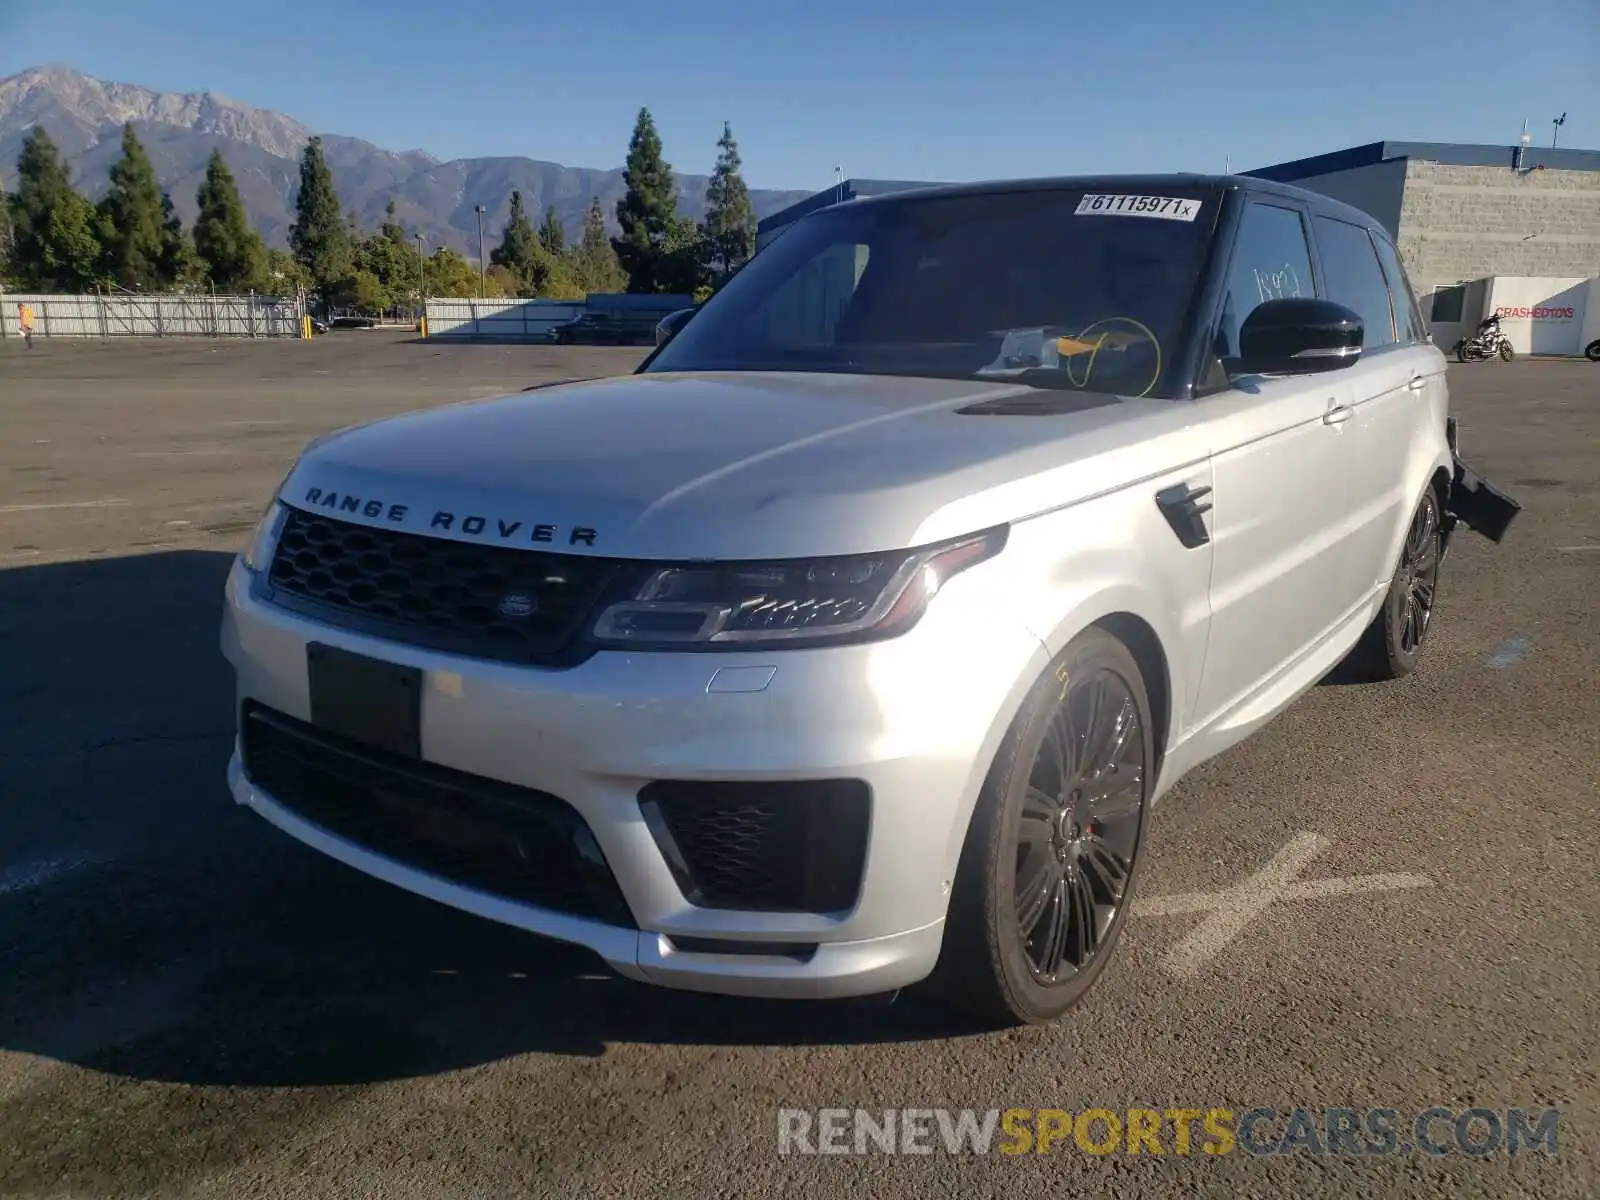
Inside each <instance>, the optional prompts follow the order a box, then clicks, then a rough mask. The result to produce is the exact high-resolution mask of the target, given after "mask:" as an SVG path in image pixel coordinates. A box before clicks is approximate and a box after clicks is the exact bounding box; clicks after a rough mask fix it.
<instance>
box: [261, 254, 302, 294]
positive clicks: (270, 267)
mask: <svg viewBox="0 0 1600 1200" xmlns="http://www.w3.org/2000/svg"><path fill="white" fill-rule="evenodd" d="M310 289H311V275H310V273H309V272H307V271H306V269H305V268H304V267H302V266H301V265H300V264H299V263H298V262H297V261H295V258H294V256H293V255H289V254H285V253H284V252H283V251H282V250H268V251H267V261H266V265H265V266H263V267H262V270H261V290H262V291H264V292H267V293H268V294H270V295H275V296H293V295H295V294H296V293H298V292H302V291H309V290H310Z"/></svg>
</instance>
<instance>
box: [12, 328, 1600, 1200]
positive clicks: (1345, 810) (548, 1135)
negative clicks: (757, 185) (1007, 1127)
mask: <svg viewBox="0 0 1600 1200" xmlns="http://www.w3.org/2000/svg"><path fill="white" fill-rule="evenodd" d="M643 353H644V352H643V351H642V350H610V349H598V348H597V349H583V348H562V347H533V346H523V347H513V346H468V345H444V344H439V343H429V342H417V341H414V340H411V339H409V338H403V337H395V336H392V335H389V334H378V333H373V334H368V333H341V334H333V335H329V336H327V337H323V338H319V339H316V340H314V341H312V342H308V343H302V342H291V343H271V342H255V343H249V342H241V343H219V342H210V341H192V342H178V341H171V342H138V343H135V342H127V343H115V344H101V343H80V344H74V343H71V342H63V341H41V342H39V343H37V344H36V346H35V348H34V350H33V351H31V352H24V351H23V350H22V349H21V347H20V346H18V345H17V343H16V342H15V340H10V341H7V342H5V343H4V344H0V430H3V436H0V980H3V981H4V984H3V986H0V1195H4V1196H7V1197H12V1196H28V1197H35V1196H38V1197H43V1196H90V1195H94V1196H106V1195H117V1196H122V1195H157V1194H159V1195H174V1196H178V1195H181V1196H225V1197H230V1198H231V1197H237V1196H246V1195H248V1196H284V1197H288V1196H297V1197H298V1196H307V1195H335V1194H337V1195H363V1196H397V1197H398V1196H404V1197H412V1196H430V1197H469V1196H470V1197H480V1196H484V1197H487V1196H511V1195H561V1196H580V1195H629V1196H632V1195H638V1196H662V1195H672V1196H678V1195H682V1196H685V1197H710V1196H727V1197H735V1196H737V1197H753V1196H776V1195H788V1194H810V1195H838V1194H844V1193H845V1192H846V1191H847V1190H848V1191H850V1192H851V1193H857V1192H859V1193H860V1194H864V1195H874V1196H891V1195H899V1194H905V1193H913V1192H914V1193H916V1194H918V1195H920V1196H945V1195H950V1196H954V1195H995V1196H998V1195H1008V1196H1009V1195H1028V1194H1041V1195H1044V1194H1048V1195H1080V1194H1081V1195H1088V1194H1108V1195H1112V1194H1114V1195H1130V1196H1149V1197H1170V1196H1174V1195H1187V1196H1218V1197H1221V1196H1241V1195H1251V1196H1263V1197H1267V1196H1279V1195H1284V1194H1290V1193H1293V1194H1312V1193H1314V1194H1319V1195H1346V1196H1350V1197H1366V1196H1374V1195H1388V1194H1406V1195H1411V1194H1426V1195H1439V1196H1444V1195H1483V1196H1507V1195H1516V1196H1528V1197H1540V1198H1541V1200H1545V1198H1552V1197H1579V1196H1589V1197H1592V1196H1595V1195H1596V1194H1597V1192H1596V1188H1597V1186H1600V1159H1597V1156H1596V1155H1597V1149H1596V1148H1597V1136H1600V1060H1597V1054H1596V1051H1595V1031H1596V1030H1597V1029H1600V1001H1597V996H1600V871H1597V870H1596V866H1595V864H1596V862H1597V861H1600V827H1597V822H1596V819H1595V817H1596V806H1597V796H1600V691H1597V689H1596V687H1595V683H1594V681H1595V679H1596V677H1597V663H1596V651H1595V646H1596V634H1597V629H1600V605H1597V603H1596V596H1600V454H1597V452H1596V451H1597V447H1600V405H1597V398H1600V367H1595V366H1593V365H1591V364H1586V363H1581V362H1576V363H1575V362H1522V361H1519V362H1516V363H1513V364H1509V365H1506V364H1500V363H1490V364H1482V365H1474V366H1452V368H1451V372H1450V384H1451V388H1452V393H1453V397H1454V411H1455V413H1456V415H1457V416H1458V417H1460V419H1461V425H1462V449H1463V453H1464V454H1465V456H1466V457H1467V459H1468V460H1469V461H1470V462H1472V463H1473V464H1474V465H1475V466H1477V467H1478V468H1480V469H1481V470H1482V471H1483V473H1485V474H1486V475H1487V476H1488V477H1489V478H1490V479H1492V480H1494V481H1496V482H1497V483H1499V484H1501V485H1502V486H1503V487H1505V488H1506V490H1508V491H1510V492H1511V493H1512V494H1513V495H1515V496H1516V497H1517V498H1518V499H1519V500H1521V501H1522V502H1523V504H1524V506H1525V509H1526V511H1525V512H1524V513H1523V515H1522V517H1521V518H1520V519H1519V520H1518V522H1517V524H1516V525H1515V526H1514V528H1513V530H1512V532H1511V535H1510V538H1509V539H1508V541H1507V543H1506V544H1505V545H1504V546H1500V547H1495V546H1492V545H1491V544H1489V543H1487V542H1485V541H1483V540H1482V539H1480V538H1477V537H1475V536H1472V535H1469V534H1466V533H1463V534H1462V535H1461V536H1460V538H1459V539H1458V541H1457V542H1456V543H1455V545H1454V546H1453V547H1452V549H1451V554H1450V558H1449V559H1448V560H1447V562H1446V566H1445V578H1444V583H1443V586H1442V589H1441V598H1440V604H1439V609H1438V613H1437V617H1436V620H1437V627H1436V629H1435V630H1434V633H1433V635H1432V641H1431V643H1430V645H1429V648H1428V650H1427V652H1426V654H1425V656H1424V661H1423V664H1422V666H1421V667H1420V668H1419V670H1418V671H1417V673H1416V674H1415V675H1413V676H1412V677H1411V678H1409V679H1407V680H1405V681H1403V682H1402V683H1400V684H1397V685H1388V686H1382V685H1379V686H1356V685H1339V684H1335V683H1329V684H1327V685H1325V686H1322V687H1319V688H1317V689H1315V690H1314V691H1313V692H1312V693H1311V694H1309V695H1308V696H1306V697H1305V698H1304V699H1302V700H1301V701H1300V702H1299V703H1298V704H1296V705H1295V706H1294V707H1293V708H1292V709H1291V710H1290V711H1289V712H1288V713H1286V714H1285V715H1284V716H1283V717H1282V718H1281V719H1279V720H1278V721H1276V722H1275V723H1274V724H1273V725H1272V726H1270V727H1269V728H1268V729H1266V730H1265V731H1264V732H1262V733H1261V734H1259V735H1257V736H1256V737H1255V738H1253V739H1251V740H1250V741H1248V742H1246V743H1245V744H1243V745H1241V746H1239V747H1237V748H1236V749H1234V750H1233V751H1230V752H1229V753H1228V754H1226V755H1224V756H1223V757H1222V758H1220V759H1218V760H1217V761H1214V762H1212V763H1210V764H1207V765H1206V766H1205V767H1204V768H1202V769H1201V770H1199V771H1198V772H1196V773H1195V774H1194V775H1193V776H1192V777H1191V778H1190V779H1189V780H1188V781H1186V782H1185V783H1184V784H1183V786H1182V787H1181V788H1179V789H1178V791H1177V792H1176V793H1175V794H1174V795H1173V796H1172V797H1171V798H1170V799H1169V800H1168V801H1167V802H1166V803H1165V804H1164V806H1163V807H1162V809H1161V810H1160V813H1159V815H1158V817H1157V818H1156V820H1155V822H1154V828H1153V834H1152V841H1151V843H1150V846H1151V856H1152V857H1151V859H1150V862H1149V868H1148V870H1147V871H1146V873H1145V874H1144V877H1143V882H1142V892H1141V895H1142V896H1143V897H1144V901H1143V908H1142V910H1140V912H1139V915H1138V916H1137V918H1136V919H1135V920H1134V921H1133V922H1132V923H1131V924H1130V926H1129V929H1128V934H1127V936H1126V938H1125V940H1124V942H1123V944H1122V948H1121V951H1120V954H1119V958H1118V961H1117V962H1116V963H1114V964H1113V965H1112V967H1111V969H1110V970H1109V971H1108V973H1107V975H1106V977H1105V979H1104V981H1103V982H1102V983H1101V984H1100V986H1099V987H1098V988H1097V989H1096V990H1095V991H1094V993H1093V994H1092V995H1091V997H1090V998H1089V1000H1088V1001H1087V1003H1086V1004H1085V1005H1084V1006H1083V1007H1082V1008H1081V1009H1079V1010H1078V1011H1077V1012H1076V1013H1075V1014H1073V1015H1072V1016H1070V1017H1069V1018H1068V1019H1066V1020H1064V1021H1063V1022H1061V1023H1060V1024H1058V1025H1056V1026H1053V1027H1050V1028H1042V1029H1027V1030H1019V1031H1008V1032H1004V1033H978V1032H974V1031H973V1030H971V1029H970V1028H969V1027H965V1026H963V1025H962V1024H961V1023H960V1022H959V1021H958V1020H956V1019H954V1018H952V1017H950V1016H949V1015H947V1014H945V1013H944V1012H943V1011H942V1010H940V1009H938V1008H936V1007H934V1006H933V1005H931V1004H929V1003H927V1002H925V1001H924V1000H922V999H921V998H920V997H918V996H916V995H915V994H907V995H905V996H901V997H900V998H898V999H897V1000H895V1001H894V1003H892V1004H884V1003H876V1002H873V1003H845V1004H830V1005H809V1006H808V1005H801V1004H777V1003H766V1002H753V1001H733V1000H722V999H717V998H708V997H701V996H692V995H683V994H675V993H668V992H658V991H650V990H646V989H643V988H640V987H638V986H635V985H633V984H629V983H626V982H624V981H621V980H617V979H614V978H611V977H610V976H609V975H607V974H605V973H604V971H603V970H602V969H601V968H599V966H598V964H597V963H596V962H595V961H594V960H592V959H590V958H589V957H588V956H587V955H585V954H583V953H581V952H577V951H572V950H568V949H565V948H562V947H559V946H553V945H550V944H546V943H542V942H539V941H537V940H534V939H531V938H529V937H527V936H525V935H522V934H519V933H517V932H515V931H512V930H509V929H505V928H502V927H499V926H495V925H492V924H489V923H486V922H483V921H479V920H476V919H474V918H471V917H468V916H465V915H461V914H458V913H455V912H453V911H451V910H449V909H445V908H442V907H440V906H436V905H433V904H431V903H429V902H427V901H424V900H421V899H418V898H415V897H412V896H409V895H406V894H404V893H401V892H398V891H396V890H394V889H392V888H389V887H387V886H385V885H383V884H380V883H376V882H373V881H370V880H368V879H366V878H364V877H363V876H360V875H358V874H356V873H354V872H351V871H349V870H347V869H345V868H343V867H341V866H339V865H337V864H334V863H331V862H329V861H326V860H324V859H322V858H320V857H319V856H317V855H315V854H314V853H312V852H311V851H309V850H305V849H303V848H301V847H300V846H298V845H296V844H295V843H292V842H290V841H289V840H288V839H286V838H285V837H283V836H282V835H280V834H278V833H277V832H276V831H274V830H273V829H271V828H270V827H269V826H267V825H266V824H265V823H263V822H262V821H260V820H259V819H258V818H256V817H254V816H253V815H250V814H248V813H246V812H244V811H242V810H239V809H236V808H235V807H234V806H233V805H232V803H231V802H230V801H229V799H228V796H227V793H226V789H225V787H224V782H223V770H224V766H225V763H226V760H227V756H228V751H229V745H230V740H231V737H232V713H231V710H230V697H231V690H230V688H231V681H230V678H229V675H228V672H227V670H226V666H225V664H224V662H223V660H222V658H221V656H220V653H219V651H218V649H217V620H218V616H219V612H220V600H221V588H222V580H223V577H224V575H225V573H226V570H227V567H228V565H229V562H230V560H231V556H232V554H233V553H234V552H235V551H236V550H237V549H238V548H239V546H240V543H241V541H242V538H243V536H244V534H245V533H246V532H247V531H248V529H249V528H250V526H251V524H252V523H253V521H254V519H255V516H256V514H257V513H258V512H259V510H260V508H261V505H262V504H263V502H264V500H265V498H266V497H267V496H268V495H269V493H270V491H271V489H272V487H273V486H274V484H275V483H276V482H277V481H278V480H279V479H280V478H281V476H282V474H283V473H284V471H285V470H287V468H288V467H289V465H290V463H291V462H292V460H293V458H294V456H295V454H296V453H297V452H298V451H299V449H300V448H301V447H302V446H303V445H304V444H305V443H306V442H307V441H308V440H309V439H310V438H311V437H313V436H315V435H316V434H318V433H321V432H323V431H325V430H329V429H333V428H337V427H340V426H344V425H349V424H353V423H356V422H359V421H363V420H367V419H369V418H372V417H375V416H379V415H382V414H386V413H391V412H398V411H402V410H406V409H412V408H417V407H420V406H423V405H429V404H437V403H445V402H449V401H454V400H461V399H467V398H471V397H475V396H485V395H492V394H498V393H502V392H506V391H514V390H517V389H519V388H522V387H525V386H528V385H530V384H533V383H538V382H544V381H548V380H553V379H564V378H581V377H587V376H594V375H603V374H615V373H619V372H622V371H625V370H628V369H630V368H631V367H632V366H633V365H634V364H635V363H637V361H638V360H639V359H640V358H641V357H642V355H643ZM1144 1106H1148V1107H1150V1108H1155V1109H1158V1110H1159V1109H1165V1108H1173V1107H1189V1108H1194V1109H1200V1110H1206V1109H1211V1108H1227V1109H1231V1110H1234V1111H1235V1112H1236V1113H1243V1112H1245V1111H1247V1110H1250V1109H1252V1108H1256V1107H1258V1106H1259V1107H1267V1108H1273V1109H1276V1110H1278V1112H1280V1113H1287V1112H1288V1110H1290V1109H1293V1108H1296V1107H1303V1108H1307V1109H1314V1110H1317V1109H1324V1108H1329V1107H1336V1106H1337V1107H1349V1108H1353V1109H1368V1108H1388V1109H1394V1110H1396V1111H1397V1112H1398V1113H1399V1114H1401V1122H1402V1126H1403V1127H1404V1128H1406V1129H1409V1128H1410V1126H1409V1124H1408V1122H1409V1120H1410V1117H1411V1115H1412V1114H1415V1113H1419V1112H1421V1111H1422V1110H1425V1109H1427V1108H1430V1107H1432V1106H1439V1107H1441V1108H1446V1109H1450V1110H1452V1111H1455V1112H1459V1111H1461V1110H1465V1109H1469V1108H1473V1107H1480V1108H1488V1109H1494V1110H1499V1112H1500V1113H1501V1114H1504V1112H1505V1110H1506V1109H1508V1108H1523V1109H1526V1110H1530V1112H1532V1113H1535V1114H1537V1113H1539V1112H1541V1111H1543V1110H1544V1109H1546V1108H1552V1107H1553V1108H1557V1109H1559V1110H1560V1112H1561V1118H1560V1122H1561V1123H1560V1129H1559V1146H1558V1151H1557V1153H1556V1154H1555V1155H1553V1156H1551V1155H1547V1154H1544V1153H1540V1152H1533V1153H1529V1152H1524V1153H1522V1154H1520V1155H1518V1156H1516V1157H1511V1156H1509V1155H1507V1154H1506V1153H1504V1152H1503V1151H1501V1152H1496V1153H1492V1154H1490V1155H1488V1156H1486V1157H1482V1158H1474V1157H1471V1156H1468V1155H1465V1154H1463V1153H1461V1152H1460V1151H1459V1150H1456V1151H1453V1152H1452V1153H1449V1154H1446V1155H1443V1156H1439V1157H1434V1156H1431V1155H1425V1154H1420V1153H1414V1154H1409V1155H1395V1156H1390V1157H1381V1158H1372V1157H1366V1158H1356V1157H1339V1156H1320V1157H1319V1156H1316V1155H1313V1154H1308V1153H1297V1154H1293V1155H1280V1156H1270V1157H1256V1156H1252V1155H1247V1154H1243V1153H1232V1154H1223V1155H1207V1154H1202V1153H1198V1152H1196V1153H1194V1154H1191V1155H1187V1156H1180V1155H1177V1154H1175V1153H1172V1152H1171V1146H1170V1143H1169V1146H1168V1153H1165V1154H1163V1155H1159V1156H1157V1155H1153V1154H1150V1153H1145V1154H1140V1155H1131V1156H1130V1155H1127V1154H1123V1153H1118V1154H1112V1155H1109V1156H1106V1157H1099V1156H1095V1155H1092V1154H1089V1153H1085V1152H1084V1151H1083V1150H1082V1149H1081V1148H1080V1147H1079V1146H1078V1145H1077V1144H1075V1143H1074V1142H1073V1140H1072V1139H1071V1138H1070V1137H1069V1138H1067V1139H1065V1140H1064V1141H1062V1142H1061V1143H1058V1144H1057V1145H1056V1146H1055V1147H1054V1150H1053V1152H1052V1153H1049V1154H1038V1153H1029V1154H1023V1155H1017V1156H1010V1155H1002V1154H1000V1153H989V1154H985V1155H960V1156H951V1155H948V1154H946V1153H944V1152H943V1151H942V1150H941V1151H939V1152H937V1153H933V1154H927V1155H920V1156H909V1157H908V1156H901V1155H888V1154H883V1153H869V1154H867V1155H865V1156H859V1157H857V1156H844V1157H814V1156H809V1155H780V1154H779V1153H778V1139H777V1129H778V1115H777V1114H778V1110H779V1109H783V1108H798V1109H811V1110H814V1109H819V1108H824V1107H838V1108H851V1109H853V1108H857V1107H862V1108H868V1109H877V1110H882V1109H886V1108H896V1109H904V1108H932V1109H937V1108H947V1109H959V1108H975V1109H979V1110H987V1109H992V1108H999V1109H1005V1108H1013V1107H1016V1108H1029V1109H1041V1108H1059V1109H1064V1110H1069V1111H1072V1112H1078V1111H1081V1110H1083V1109H1085V1108H1090V1107H1096V1108H1104V1109H1108V1110H1111V1111H1113V1112H1126V1110H1128V1109H1129V1108H1133V1107H1144ZM1443 1128H1444V1127H1441V1129H1443ZM1280 1129H1281V1122H1280ZM935 1140H937V1138H935Z"/></svg>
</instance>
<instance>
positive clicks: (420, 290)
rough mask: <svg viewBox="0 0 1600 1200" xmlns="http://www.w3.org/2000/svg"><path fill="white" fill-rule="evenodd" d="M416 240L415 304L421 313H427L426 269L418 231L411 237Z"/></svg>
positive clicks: (420, 236) (420, 235)
mask: <svg viewBox="0 0 1600 1200" xmlns="http://www.w3.org/2000/svg"><path fill="white" fill-rule="evenodd" d="M411 236H412V237H414V238H416V239H417V304H418V305H420V306H421V308H422V311H423V312H424V313H426V312H427V311H428V274H427V271H428V267H427V263H426V262H425V261H424V260H423V257H422V233H421V232H420V231H418V232H417V233H414V234H412V235H411Z"/></svg>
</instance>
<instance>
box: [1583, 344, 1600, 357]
mask: <svg viewBox="0 0 1600 1200" xmlns="http://www.w3.org/2000/svg"><path fill="white" fill-rule="evenodd" d="M1583 356H1584V357H1585V358H1587V359H1588V360H1589V361H1590V362H1600V338H1595V340H1594V341H1592V342H1590V343H1589V344H1588V345H1587V346H1585V347H1584V348H1583Z"/></svg>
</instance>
